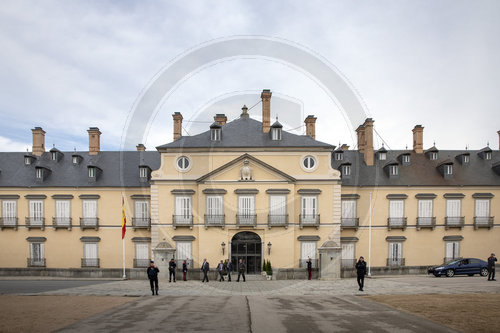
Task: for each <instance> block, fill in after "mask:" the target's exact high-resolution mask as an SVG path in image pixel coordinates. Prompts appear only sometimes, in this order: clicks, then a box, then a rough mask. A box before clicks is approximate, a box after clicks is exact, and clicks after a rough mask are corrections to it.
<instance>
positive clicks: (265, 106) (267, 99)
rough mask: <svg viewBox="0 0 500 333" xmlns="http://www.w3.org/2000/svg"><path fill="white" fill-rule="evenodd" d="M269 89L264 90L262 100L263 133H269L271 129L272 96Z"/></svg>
mask: <svg viewBox="0 0 500 333" xmlns="http://www.w3.org/2000/svg"><path fill="white" fill-rule="evenodd" d="M272 94H273V93H272V92H271V90H269V89H264V90H262V93H261V94H260V98H261V99H262V133H269V130H270V129H271V95H272Z"/></svg>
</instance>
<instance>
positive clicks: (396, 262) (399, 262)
mask: <svg viewBox="0 0 500 333" xmlns="http://www.w3.org/2000/svg"><path fill="white" fill-rule="evenodd" d="M404 265H405V258H387V266H389V267H401V266H404Z"/></svg>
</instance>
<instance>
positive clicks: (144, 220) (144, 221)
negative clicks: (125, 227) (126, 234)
mask: <svg viewBox="0 0 500 333" xmlns="http://www.w3.org/2000/svg"><path fill="white" fill-rule="evenodd" d="M132 229H133V230H134V231H135V229H148V230H149V229H151V218H149V217H133V218H132Z"/></svg>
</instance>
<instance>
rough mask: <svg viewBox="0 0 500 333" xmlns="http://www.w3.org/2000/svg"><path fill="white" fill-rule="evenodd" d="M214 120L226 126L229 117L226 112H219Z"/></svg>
mask: <svg viewBox="0 0 500 333" xmlns="http://www.w3.org/2000/svg"><path fill="white" fill-rule="evenodd" d="M214 120H215V121H216V122H217V123H218V124H219V125H221V126H224V125H226V123H227V117H226V115H225V114H224V113H217V114H216V115H215V117H214Z"/></svg>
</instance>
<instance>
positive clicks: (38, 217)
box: [29, 200, 43, 225]
mask: <svg viewBox="0 0 500 333" xmlns="http://www.w3.org/2000/svg"><path fill="white" fill-rule="evenodd" d="M29 207H30V225H43V201H42V200H30V202H29Z"/></svg>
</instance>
